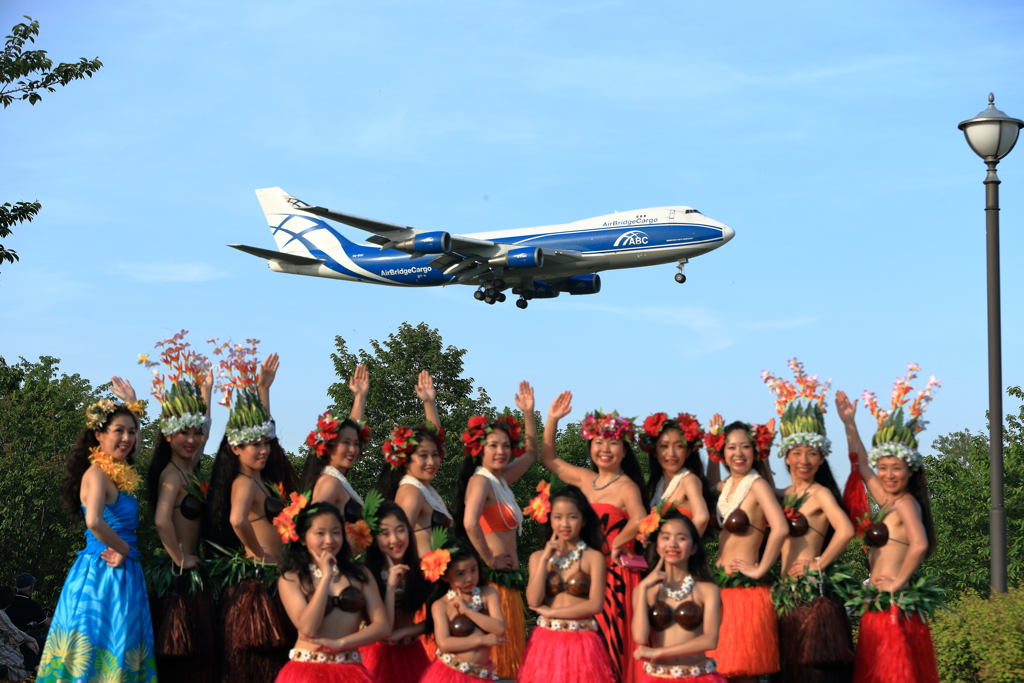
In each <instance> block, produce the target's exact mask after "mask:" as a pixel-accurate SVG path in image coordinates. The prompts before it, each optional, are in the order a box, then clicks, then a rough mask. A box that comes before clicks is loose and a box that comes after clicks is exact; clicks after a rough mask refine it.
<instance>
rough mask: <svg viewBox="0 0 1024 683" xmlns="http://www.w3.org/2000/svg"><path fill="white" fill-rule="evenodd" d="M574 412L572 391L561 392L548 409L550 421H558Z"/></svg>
mask: <svg viewBox="0 0 1024 683" xmlns="http://www.w3.org/2000/svg"><path fill="white" fill-rule="evenodd" d="M571 412H572V392H571V391H563V392H562V393H560V394H559V395H558V396H557V398H555V400H554V402H553V403H552V404H551V408H550V409H549V410H548V422H557V421H558V420H561V419H562V418H563V417H565V416H566V415H568V414H569V413H571Z"/></svg>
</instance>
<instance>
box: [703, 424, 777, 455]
mask: <svg viewBox="0 0 1024 683" xmlns="http://www.w3.org/2000/svg"><path fill="white" fill-rule="evenodd" d="M747 438H748V439H750V443H752V444H754V458H755V459H756V460H765V459H766V458H767V457H768V456H769V455H771V452H772V441H774V440H775V432H773V431H772V430H770V429H768V426H767V425H761V424H752V425H750V426H749V429H748V430H747ZM704 448H706V449H707V451H708V457H709V458H711V459H712V460H714V461H715V462H719V463H723V464H724V463H725V427H712V428H711V429H710V430H709V431H707V432H705V434H704Z"/></svg>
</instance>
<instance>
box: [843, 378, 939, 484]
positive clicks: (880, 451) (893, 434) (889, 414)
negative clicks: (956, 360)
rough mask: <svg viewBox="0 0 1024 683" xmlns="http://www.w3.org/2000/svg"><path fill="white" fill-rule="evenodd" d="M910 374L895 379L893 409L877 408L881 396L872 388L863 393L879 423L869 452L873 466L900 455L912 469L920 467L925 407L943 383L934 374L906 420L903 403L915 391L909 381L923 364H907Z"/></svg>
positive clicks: (865, 403) (920, 393) (911, 405)
mask: <svg viewBox="0 0 1024 683" xmlns="http://www.w3.org/2000/svg"><path fill="white" fill-rule="evenodd" d="M907 367H908V370H907V374H906V376H904V377H900V378H898V379H897V380H896V384H895V385H894V386H893V389H892V404H891V409H890V410H882V409H881V408H879V407H878V397H877V396H875V395H874V394H873V393H871V392H870V391H865V392H864V393H863V394H861V398H863V399H864V405H866V406H867V407H868V409H869V410H870V411H871V414H872V415H874V416H875V420H876V421H877V422H878V431H877V432H875V436H874V438H872V439H871V445H872V446H873V448H872V449H871V452H869V453H868V460H869V462H870V463H871V466H872V467H877V466H878V460H879V458H885V457H888V456H892V457H896V458H900V459H901V460H903V461H904V462H906V463H907V464H908V465H910V467H911V468H913V469H915V470H916V469H920V468H921V454H920V453H918V451H917V434H918V433H919V432H923V431H924V430H925V426H926V425H927V424H928V423H927V422H925V421H924V420H922V419H921V416H922V415H923V414H924V410H925V408H927V407H928V404H929V403H931V402H932V398H933V396H932V392H934V391H935V390H937V389H939V388H940V387H941V386H942V384H941V382H940V381H939V380H937V379H935V375H932V376H931V377H930V378H929V379H928V383H927V384H926V385H925V387H924V389H922V390H920V391H918V392H917V397H916V398H915V399H914V401H913V402H912V403H911V404H910V408H909V409H908V411H907V412H909V413H910V419H909V420H907V419H906V414H905V413H904V406H905V405H906V404H907V403H908V402H909V401H910V398H909V396H908V394H909V393H910V392H911V391H912V390H913V387H911V386H910V382H911V381H912V380H913V379H915V378H916V377H917V373H918V372H920V370H921V367H920V366H919V365H917V364H916V363H907Z"/></svg>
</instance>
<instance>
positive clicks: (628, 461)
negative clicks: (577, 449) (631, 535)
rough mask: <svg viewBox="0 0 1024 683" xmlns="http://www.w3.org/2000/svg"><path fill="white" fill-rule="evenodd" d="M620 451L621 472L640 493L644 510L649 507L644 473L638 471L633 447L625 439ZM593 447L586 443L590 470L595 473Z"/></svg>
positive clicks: (638, 463) (638, 467) (590, 442)
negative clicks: (621, 455)
mask: <svg viewBox="0 0 1024 683" xmlns="http://www.w3.org/2000/svg"><path fill="white" fill-rule="evenodd" d="M621 441H622V450H623V451H624V452H625V455H623V457H622V471H623V473H625V475H626V476H627V477H629V478H630V479H632V480H633V483H634V484H636V487H637V489H639V491H640V501H641V502H642V503H643V505H644V510H646V509H647V508H648V507H649V506H650V501H649V499H648V495H647V484H646V482H644V472H643V470H641V469H640V461H639V460H637V459H636V453H634V452H633V445H632V444H630V443H629V441H627V440H626V439H621ZM593 445H594V441H593V440H592V439H591V440H590V441H587V455H588V456H589V457H590V469H591V470H593V471H594V472H596V471H597V463H596V462H594V457H593V455H592V454H591V452H590V451H591V449H592V447H593Z"/></svg>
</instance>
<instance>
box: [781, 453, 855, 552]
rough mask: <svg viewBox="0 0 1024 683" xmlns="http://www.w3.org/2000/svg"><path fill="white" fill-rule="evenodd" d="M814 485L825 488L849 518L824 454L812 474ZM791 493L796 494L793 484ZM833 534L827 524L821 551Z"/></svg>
mask: <svg viewBox="0 0 1024 683" xmlns="http://www.w3.org/2000/svg"><path fill="white" fill-rule="evenodd" d="M818 452H819V453H821V450H820V449H818ZM787 455H788V453H787ZM787 467H788V465H787ZM789 476H790V479H792V478H793V474H792V472H790V475H789ZM814 483H816V484H820V485H821V486H824V487H825V488H827V489H828V492H829V493H831V494H832V497H833V498H835V499H836V503H838V504H839V507H840V508H842V510H843V512H845V513H846V515H847V516H849V514H850V511H849V510H847V509H846V505H844V504H843V494H842V493H840V492H839V484H837V483H836V478H835V477H834V476H832V468H831V467H829V464H828V457H827V456H825V455H824V454H822V457H821V465H820V466H819V467H818V471H817V472H815V473H814ZM793 491H794V493H795V492H796V485H795V483H794V486H793ZM835 533H836V530H835V529H834V528H833V527H832V525H831V524H829V525H828V530H827V531H826V532H825V540H824V541H823V542H822V546H821V549H822V550H824V549H825V548H827V547H828V544H829V542H831V540H832V537H833V536H834V535H835Z"/></svg>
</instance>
